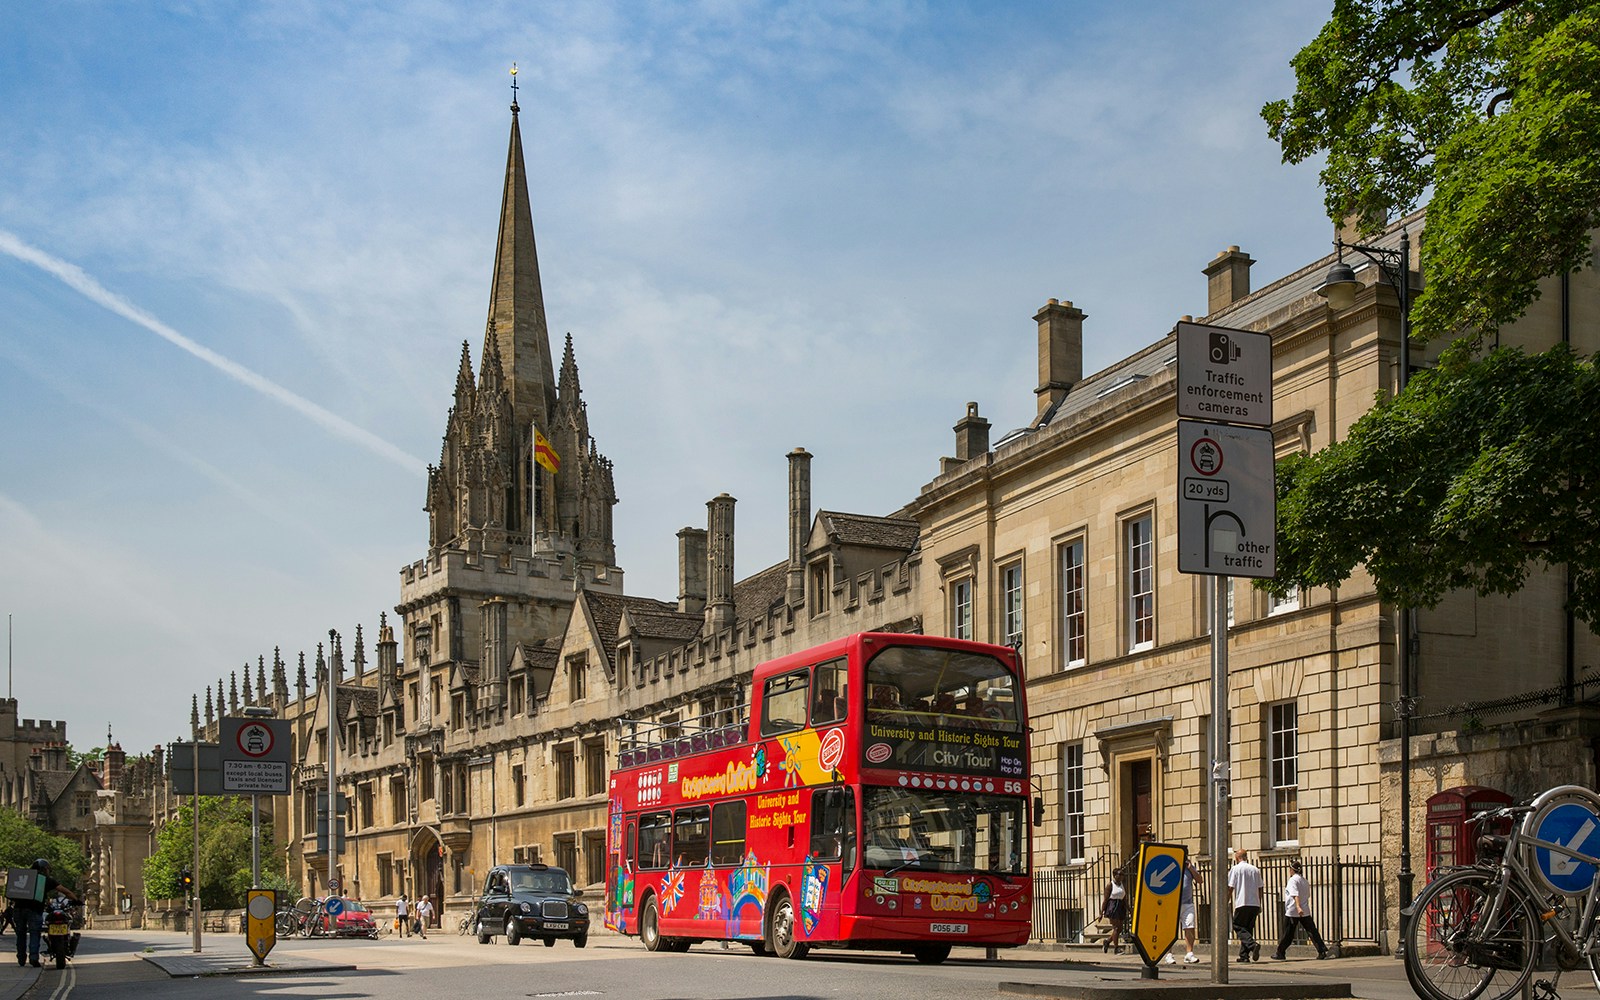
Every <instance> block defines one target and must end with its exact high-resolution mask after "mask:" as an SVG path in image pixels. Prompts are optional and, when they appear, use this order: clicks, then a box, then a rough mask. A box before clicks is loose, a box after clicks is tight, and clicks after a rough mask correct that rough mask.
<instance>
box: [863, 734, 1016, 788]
mask: <svg viewBox="0 0 1600 1000" xmlns="http://www.w3.org/2000/svg"><path fill="white" fill-rule="evenodd" d="M866 730H867V734H866V735H867V738H866V739H865V740H864V741H863V746H864V747H865V749H864V750H863V751H862V757H863V758H864V760H865V762H866V765H867V766H868V767H882V768H898V769H900V770H904V771H943V772H946V773H952V774H981V775H994V776H1003V777H1008V778H1020V777H1022V776H1023V763H1022V761H1023V752H1022V739H1023V738H1022V734H1021V733H1006V732H996V731H994V730H988V729H952V728H949V727H946V726H916V725H890V724H885V723H881V722H869V723H867V726H866Z"/></svg>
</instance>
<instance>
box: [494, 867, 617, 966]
mask: <svg viewBox="0 0 1600 1000" xmlns="http://www.w3.org/2000/svg"><path fill="white" fill-rule="evenodd" d="M582 895H583V890H582V889H575V888H573V886H572V879H571V877H570V876H568V875H567V873H566V872H565V871H564V870H562V869H560V868H552V867H550V866H549V865H496V866H495V867H493V868H491V869H490V870H489V874H488V875H487V876H486V877H485V878H484V880H483V895H482V896H480V897H479V898H478V915H477V920H476V923H475V925H474V929H475V930H476V931H477V934H478V943H479V944H488V943H489V941H490V939H491V938H493V937H494V936H495V935H497V934H502V933H503V934H505V936H506V944H521V943H522V940H523V939H524V938H538V939H539V940H541V941H543V942H544V943H545V946H546V947H549V948H553V947H555V943H556V938H567V939H569V940H570V941H571V942H572V943H573V944H575V945H577V946H578V947H579V948H582V947H583V946H584V945H586V944H588V943H589V908H588V907H587V906H585V905H584V904H582V903H580V902H578V898H579V897H580V896H582Z"/></svg>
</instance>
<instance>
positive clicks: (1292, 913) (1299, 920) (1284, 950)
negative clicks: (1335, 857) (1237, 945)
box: [1272, 858, 1328, 962]
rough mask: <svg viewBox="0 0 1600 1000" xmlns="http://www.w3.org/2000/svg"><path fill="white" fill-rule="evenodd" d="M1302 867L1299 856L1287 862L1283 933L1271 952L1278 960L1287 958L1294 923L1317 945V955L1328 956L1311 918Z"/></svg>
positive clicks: (1307, 883) (1319, 956)
mask: <svg viewBox="0 0 1600 1000" xmlns="http://www.w3.org/2000/svg"><path fill="white" fill-rule="evenodd" d="M1303 867H1304V866H1303V865H1302V864H1301V863H1300V859H1299V858H1295V859H1294V860H1293V861H1290V862H1289V871H1290V873H1291V874H1290V875H1289V881H1288V883H1287V884H1286V885H1284V887H1283V933H1282V934H1281V935H1279V936H1278V950H1277V951H1275V952H1273V953H1272V957H1273V958H1275V959H1277V960H1278V961H1280V962H1282V961H1286V960H1287V959H1288V958H1289V943H1290V942H1291V941H1293V940H1294V928H1295V925H1296V924H1298V925H1300V926H1301V927H1304V928H1305V929H1306V936H1307V937H1309V938H1310V939H1311V943H1312V944H1314V945H1316V946H1317V957H1318V958H1327V957H1328V946H1327V945H1325V944H1323V943H1322V935H1321V934H1318V933H1317V925H1316V923H1315V922H1313V921H1312V919H1311V883H1310V882H1307V881H1306V877H1305V875H1304V874H1303V872H1302V868H1303Z"/></svg>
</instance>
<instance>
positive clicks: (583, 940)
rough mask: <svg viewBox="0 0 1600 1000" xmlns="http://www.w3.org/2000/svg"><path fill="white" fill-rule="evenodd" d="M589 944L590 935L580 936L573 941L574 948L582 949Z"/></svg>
mask: <svg viewBox="0 0 1600 1000" xmlns="http://www.w3.org/2000/svg"><path fill="white" fill-rule="evenodd" d="M588 943H589V935H587V934H579V935H578V936H577V937H575V938H573V939H572V946H573V947H574V948H582V947H583V946H584V945H586V944H588Z"/></svg>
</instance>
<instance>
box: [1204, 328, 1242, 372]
mask: <svg viewBox="0 0 1600 1000" xmlns="http://www.w3.org/2000/svg"><path fill="white" fill-rule="evenodd" d="M1239 354H1240V348H1239V345H1238V344H1235V343H1234V342H1233V340H1232V339H1231V338H1229V336H1228V335H1227V334H1225V333H1213V334H1212V335H1211V363H1212V364H1214V365H1226V364H1231V363H1233V362H1234V361H1237V360H1238V358H1239Z"/></svg>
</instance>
